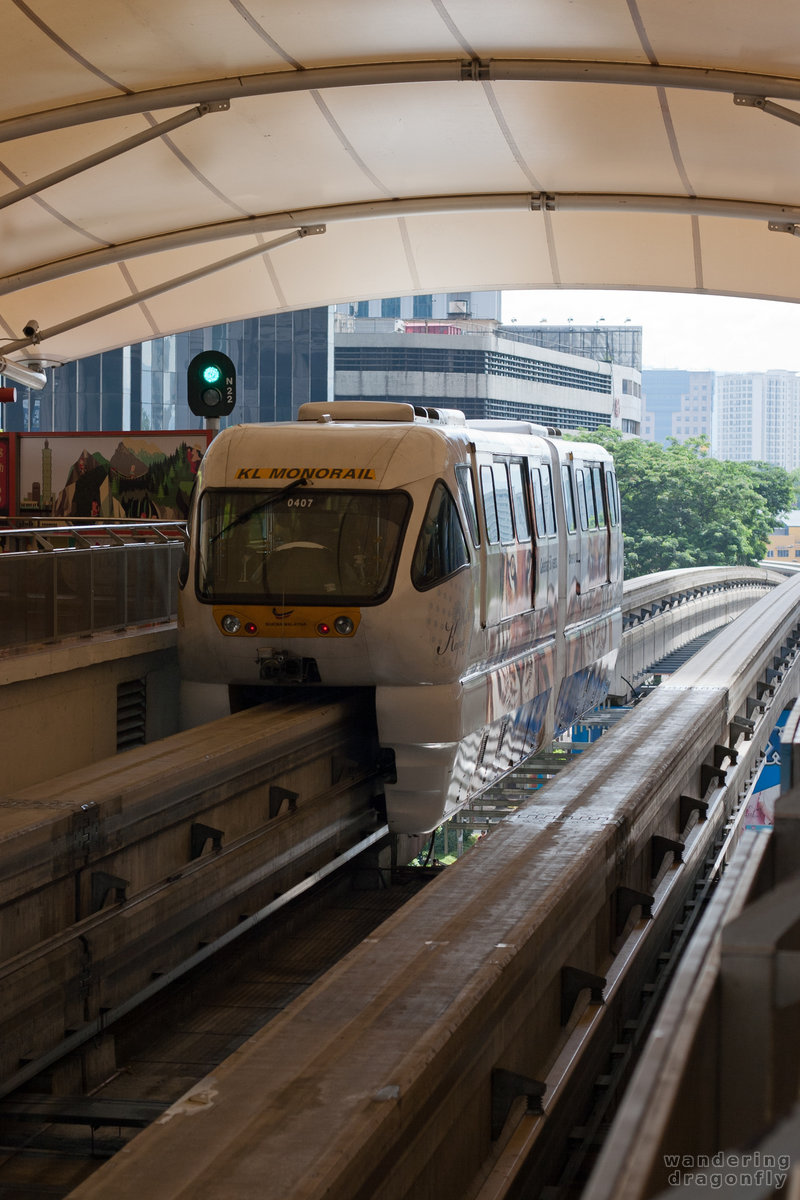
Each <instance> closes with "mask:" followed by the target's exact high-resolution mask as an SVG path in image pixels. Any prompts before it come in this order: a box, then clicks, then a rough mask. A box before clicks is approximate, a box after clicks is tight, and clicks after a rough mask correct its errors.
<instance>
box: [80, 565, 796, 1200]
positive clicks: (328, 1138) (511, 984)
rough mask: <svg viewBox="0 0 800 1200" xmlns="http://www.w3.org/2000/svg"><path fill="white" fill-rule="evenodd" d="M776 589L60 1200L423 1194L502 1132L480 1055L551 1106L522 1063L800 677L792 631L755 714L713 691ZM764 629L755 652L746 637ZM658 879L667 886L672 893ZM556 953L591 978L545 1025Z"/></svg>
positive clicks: (607, 964)
mask: <svg viewBox="0 0 800 1200" xmlns="http://www.w3.org/2000/svg"><path fill="white" fill-rule="evenodd" d="M778 592H780V594H781V600H780V604H777V603H775V602H774V597H775V596H777V594H778ZM778 592H775V593H772V594H771V595H770V596H768V597H766V598H765V599H764V600H763V601H761V602H759V604H758V605H756V606H755V610H754V612H760V617H756V618H755V619H754V620H753V622H752V625H751V626H750V627H748V631H747V634H746V637H745V639H744V641H745V643H746V645H742V643H741V641H738V642H737V641H736V640H735V639H733V638H732V640H731V643H730V645H729V648H728V653H729V670H728V676H727V679H726V680H723V678H722V676H721V674H720V666H719V663H718V662H715V663H712V665H711V668H710V671H711V674H710V675H709V676H708V677H705V676H703V675H702V673H696V677H695V678H694V679H693V681H692V683H691V685H685V686H681V684H680V683H679V681H678V679H677V677H676V680H675V681H674V684H673V686H671V687H662V688H661V689H658V690H657V691H656V692H655V693H654V694H653V695H652V696H651V697H649V698H648V700H646V701H645V702H644V703H643V704H642V705H640V706H639V707H638V708H637V709H635V710H634V711H633V712H632V713H630V714H629V715H628V716H627V717H626V718H625V719H624V720H623V721H621V722H620V723H619V725H618V726H617V728H616V730H615V731H614V733H613V734H611V735H609V736H608V737H607V738H605V739H603V740H602V741H601V742H599V743H597V744H596V746H595V747H594V748H593V750H592V751H591V752H590V753H589V754H586V755H584V756H581V758H580V759H579V760H578V761H577V762H576V763H575V764H574V766H573V767H572V768H571V769H570V770H568V771H565V772H563V773H562V774H561V775H560V776H559V777H558V779H556V780H555V781H553V783H551V784H550V785H549V786H548V789H547V791H546V792H545V793H541V794H540V797H539V800H538V802H536V801H534V802H532V803H531V804H529V805H528V806H527V807H526V808H525V809H523V810H522V811H521V812H520V814H519V815H518V816H517V817H515V818H512V819H510V820H509V821H507V822H506V823H505V824H504V825H502V826H501V827H499V828H498V829H497V830H496V831H495V832H494V833H493V834H492V836H491V837H489V838H487V839H486V841H485V842H483V843H482V844H481V845H480V846H479V848H478V849H477V850H476V851H475V852H474V853H473V854H472V855H471V856H467V858H465V859H464V860H462V861H461V863H460V864H459V865H458V866H457V867H456V868H455V869H453V870H451V871H449V872H447V873H445V874H444V875H443V876H442V877H441V878H440V879H438V880H436V881H435V882H434V883H433V884H431V885H430V886H429V888H428V889H426V891H425V892H423V893H422V894H421V895H420V896H418V897H417V898H416V899H415V900H414V901H412V902H411V904H409V905H408V906H407V908H406V909H404V910H403V911H402V912H401V913H399V914H397V916H396V917H394V918H392V919H391V920H390V921H389V922H387V923H386V924H385V925H384V926H383V927H381V929H380V930H379V931H378V932H377V934H376V935H375V936H374V937H371V938H369V939H368V940H367V941H366V942H365V943H364V944H362V946H361V947H359V948H358V949H357V950H356V951H355V952H353V953H352V954H351V955H350V956H349V957H348V959H347V960H346V961H345V962H344V963H342V964H341V965H340V966H339V967H338V968H337V969H336V970H335V971H333V972H331V973H330V974H329V975H328V976H326V977H325V978H323V979H322V980H321V981H319V983H318V984H316V985H315V986H314V987H313V988H312V989H310V990H309V991H308V992H307V993H306V994H305V995H304V996H303V997H301V998H300V999H299V1000H298V1001H296V1002H295V1004H294V1005H292V1006H291V1007H290V1008H289V1009H288V1010H286V1012H284V1014H282V1016H281V1017H279V1018H278V1019H277V1020H276V1021H275V1022H274V1023H273V1024H272V1025H270V1026H269V1027H267V1029H266V1030H264V1031H262V1033H260V1034H259V1035H257V1036H256V1037H254V1038H253V1039H252V1040H251V1041H250V1042H249V1043H248V1044H247V1045H246V1046H245V1047H243V1048H242V1050H241V1051H240V1052H239V1053H238V1054H237V1055H236V1056H235V1057H234V1058H233V1059H231V1060H229V1061H228V1062H227V1063H226V1064H223V1066H222V1067H221V1068H220V1069H219V1070H218V1071H216V1072H215V1073H214V1076H213V1078H209V1079H208V1080H206V1081H204V1082H203V1084H201V1085H200V1086H199V1087H198V1088H197V1089H196V1090H195V1093H193V1094H192V1095H191V1096H190V1097H187V1098H186V1099H185V1101H183V1102H179V1103H178V1104H177V1105H175V1106H173V1108H172V1109H171V1110H169V1111H168V1113H167V1114H165V1117H164V1118H163V1119H162V1121H160V1122H159V1123H158V1124H157V1125H155V1126H153V1127H151V1128H150V1129H149V1130H147V1131H146V1132H145V1133H144V1134H142V1135H141V1136H140V1138H139V1139H137V1141H136V1142H135V1143H134V1144H133V1145H132V1146H131V1147H130V1148H129V1150H128V1152H127V1153H126V1155H125V1157H124V1161H123V1160H122V1158H120V1159H119V1160H116V1161H112V1162H110V1163H108V1164H107V1165H106V1166H104V1167H103V1168H101V1170H100V1171H99V1172H98V1173H97V1174H96V1175H95V1176H94V1177H93V1178H92V1179H90V1180H88V1181H87V1182H86V1183H85V1184H83V1185H82V1186H81V1187H80V1188H78V1189H77V1190H76V1192H75V1193H74V1196H75V1200H94V1198H95V1197H101V1196H105V1195H108V1194H109V1192H111V1191H113V1193H114V1194H115V1195H116V1196H117V1197H119V1200H128V1198H130V1200H133V1197H135V1196H138V1195H139V1194H140V1193H141V1191H142V1189H145V1190H147V1191H148V1193H149V1194H150V1195H151V1196H152V1197H153V1200H158V1198H159V1197H164V1198H165V1200H166V1197H169V1196H173V1195H175V1194H177V1193H179V1192H180V1191H181V1190H191V1191H192V1195H193V1196H196V1197H198V1198H199V1200H203V1198H204V1197H211V1196H214V1195H218V1194H219V1191H220V1189H221V1188H222V1187H223V1181H224V1190H225V1194H226V1196H228V1197H231V1198H232V1200H233V1198H236V1197H239V1196H241V1197H245V1196H251V1195H253V1194H254V1191H256V1190H257V1191H258V1194H259V1195H260V1196H262V1197H264V1200H269V1198H270V1197H272V1196H275V1197H278V1196H280V1197H281V1200H286V1198H287V1197H295V1196H297V1197H299V1196H303V1197H304V1198H305V1200H311V1198H312V1197H317V1196H320V1197H321V1196H322V1195H323V1194H324V1195H326V1196H329V1197H333V1196H336V1197H342V1198H344V1197H347V1198H348V1200H366V1198H367V1197H369V1198H370V1200H378V1198H379V1200H390V1198H391V1200H394V1198H399V1197H408V1196H412V1195H419V1194H420V1191H419V1189H420V1188H421V1187H422V1180H423V1179H424V1181H425V1187H426V1188H427V1189H428V1191H429V1192H430V1193H431V1194H433V1193H435V1192H437V1191H438V1192H439V1193H441V1192H442V1191H443V1190H444V1189H450V1191H451V1192H452V1191H453V1189H455V1190H456V1191H458V1192H459V1194H465V1192H466V1190H467V1189H468V1187H469V1186H470V1185H471V1184H472V1182H473V1179H474V1176H475V1175H476V1174H477V1172H478V1171H480V1170H481V1169H484V1168H485V1165H486V1163H487V1161H491V1159H492V1156H493V1154H494V1153H495V1151H496V1149H497V1147H496V1146H494V1145H493V1143H492V1077H493V1072H496V1071H497V1072H502V1073H503V1074H502V1076H501V1078H502V1079H503V1080H504V1081H506V1082H508V1080H509V1079H511V1080H512V1081H513V1079H514V1078H515V1077H516V1078H520V1079H522V1080H523V1081H527V1082H523V1084H521V1085H520V1086H521V1088H522V1091H523V1093H527V1095H528V1096H529V1097H533V1099H534V1101H535V1099H536V1097H537V1096H538V1095H540V1094H541V1100H542V1106H543V1109H544V1112H543V1116H542V1117H540V1118H538V1120H539V1121H540V1122H541V1121H542V1120H544V1121H546V1120H547V1118H548V1105H549V1099H550V1098H549V1095H548V1090H547V1088H545V1089H544V1091H543V1092H542V1089H540V1088H538V1087H537V1086H536V1085H537V1081H538V1082H546V1081H547V1080H548V1079H549V1073H550V1072H551V1071H552V1070H554V1069H555V1067H556V1064H557V1062H558V1059H559V1052H560V1051H562V1050H564V1049H565V1048H566V1047H567V1043H568V1041H569V1038H570V1037H571V1036H572V1034H573V1033H574V1031H575V1029H576V1027H577V1025H578V1024H579V1023H580V1021H581V1020H583V1019H584V1011H585V1004H586V1003H588V1001H589V998H590V995H591V992H592V990H595V991H596V990H597V987H600V986H601V983H602V980H603V979H605V978H607V977H608V976H610V974H611V973H613V970H614V963H615V954H623V955H624V953H625V946H626V944H627V939H629V938H630V937H631V936H638V933H639V932H640V926H641V924H642V921H643V920H645V921H646V918H645V916H644V914H645V913H646V912H647V911H648V910H649V911H651V912H655V908H656V906H657V903H658V893H659V888H661V887H662V885H664V884H665V881H666V880H667V877H668V876H671V877H674V878H675V879H677V878H679V877H680V878H682V879H683V880H684V881H685V884H686V889H688V888H689V887H690V885H691V882H692V870H693V869H694V868H695V867H696V866H697V865H698V864H699V862H701V861H702V860H703V859H704V858H706V857H708V854H709V851H710V850H711V848H712V847H713V846H714V844H715V840H716V838H717V835H718V834H719V833H720V831H721V830H722V828H723V826H725V825H726V824H727V823H729V822H730V820H731V818H732V816H734V815H735V814H736V813H743V811H744V810H743V798H744V797H746V795H747V794H748V789H749V788H751V787H752V784H753V780H754V778H755V775H756V772H757V767H758V763H759V757H760V753H761V749H762V748H763V745H764V744H765V743H766V740H767V738H768V736H769V732H771V729H772V725H773V724H774V715H775V709H776V708H777V707H779V706H780V705H781V704H782V703H784V701H785V698H786V697H787V696H788V695H789V694H790V692H791V690H792V689H794V688H796V686H797V675H798V669H797V664H798V654H797V651H796V649H795V648H793V647H792V648H787V658H786V665H785V668H784V669H783V670H782V671H779V672H778V674H779V675H780V679H778V678H777V676H776V678H775V679H774V680H773V682H772V685H771V686H770V688H769V689H768V690H767V691H764V692H763V694H762V700H763V707H764V708H765V709H766V710H767V711H765V712H762V713H760V716H759V718H758V720H757V721H756V722H754V723H753V728H752V729H751V728H750V726H749V725H745V724H743V723H742V719H741V716H740V714H737V713H735V712H731V711H730V703H729V692H730V691H731V689H732V688H733V687H734V685H735V687H736V689H737V690H739V691H741V690H745V691H747V692H748V694H749V692H750V691H755V689H756V684H757V682H758V681H759V679H762V680H763V677H764V676H765V675H766V672H767V671H768V670H773V671H774V670H775V668H774V667H773V666H772V663H773V659H774V654H773V646H772V643H773V642H774V641H775V640H776V639H777V640H778V641H780V642H781V644H788V642H789V641H790V640H791V637H792V635H793V633H795V632H796V625H797V601H798V595H799V594H800V580H797V581H792V582H790V583H789V584H787V585H784V586H783V587H782V588H781V589H778ZM771 601H772V603H771ZM721 637H725V634H722V635H721ZM759 637H760V638H761V640H762V641H763V640H764V639H766V642H767V647H768V648H767V650H765V652H764V653H763V654H762V655H761V656H760V657H758V656H757V655H755V653H751V651H752V650H753V647H754V645H755V644H756V642H757V639H758V638H759ZM734 646H735V647H736V652H735V654H734V653H733V651H732V647H734ZM743 651H744V652H743ZM756 658H757V659H758V661H756ZM742 664H745V665H744V666H742ZM742 671H743V672H744V673H745V674H746V676H747V678H746V679H743V680H741V682H737V681H738V679H739V673H740V672H742ZM768 692H769V694H768ZM749 733H752V736H751V737H749V738H748V737H747V734H749ZM732 740H733V742H734V743H735V744H732ZM692 794H694V795H695V796H696V799H697V801H698V804H701V805H703V804H704V805H707V809H706V819H705V820H704V821H702V822H697V821H696V818H695V815H694V812H691V814H690V815H689V816H688V821H689V824H688V826H687V828H681V829H679V828H678V824H679V822H680V821H681V814H682V813H684V815H686V814H685V810H684V807H683V805H682V804H681V800H682V798H683V797H685V796H691V795H692ZM692 822H694V824H693V823H692ZM654 839H661V840H660V841H659V843H658V845H659V849H660V850H661V849H665V848H668V847H669V846H672V847H674V845H675V844H676V843H677V842H679V841H681V842H683V844H684V845H683V852H682V854H681V855H680V857H681V858H682V860H683V861H682V862H681V863H677V862H675V857H676V855H675V852H674V849H673V850H672V851H670V853H671V854H672V858H673V862H672V865H669V857H670V853H667V854H666V855H665V856H663V857H662V855H661V854H660V853H659V854H658V855H655V854H654ZM659 863H660V864H661V865H659ZM723 863H724V856H723V858H720V860H719V861H717V862H715V863H714V864H713V870H715V871H717V872H719V871H721V869H722V866H723ZM653 870H656V871H657V872H658V873H659V874H658V876H657V877H656V878H655V879H654V878H653V877H652V874H651V873H652V871H653ZM670 894H671V897H672V899H671V900H670V905H671V906H672V907H673V908H676V907H677V906H678V904H679V899H678V895H679V893H678V892H672V893H670ZM683 894H684V895H685V894H686V890H684V893H683ZM651 902H652V903H651ZM637 918H638V919H637ZM649 952H650V953H653V948H652V947H651V948H650V951H649ZM565 968H571V969H572V971H571V973H569V974H568V979H570V980H571V981H572V982H573V984H574V983H575V980H576V979H577V980H578V981H579V980H580V979H589V981H590V984H591V986H589V987H587V988H586V989H584V990H581V989H578V993H577V994H578V1003H577V1004H575V1005H574V1008H573V1011H572V1012H571V1013H570V1015H569V1016H568V1017H567V1025H566V1026H562V1024H561V1021H562V1016H563V1014H564V992H563V980H564V970H565ZM575 972H578V973H581V972H583V973H584V974H578V975H576V974H575ZM592 981H593V982H592ZM595 985H596V986H595ZM576 986H577V985H576ZM573 991H574V988H573ZM580 996H583V997H584V999H583V1000H581V999H580ZM573 1000H574V995H573ZM582 1005H583V1006H584V1007H582ZM594 1053H596V1052H594ZM256 1081H258V1083H257V1085H256ZM190 1114H191V1119H190ZM533 1119H534V1120H536V1119H537V1118H533ZM495 1127H496V1116H495Z"/></svg>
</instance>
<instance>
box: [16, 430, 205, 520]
mask: <svg viewBox="0 0 800 1200" xmlns="http://www.w3.org/2000/svg"><path fill="white" fill-rule="evenodd" d="M18 437H19V450H18V453H19V467H18V476H17V477H18V481H19V484H18V488H19V490H18V497H17V515H18V516H20V517H25V516H36V517H52V518H54V519H56V520H58V519H67V518H74V517H87V518H90V519H95V520H107V519H109V518H117V519H122V520H147V521H172V520H184V519H185V518H186V515H187V513H188V510H189V496H190V494H191V491H192V486H193V484H194V479H195V475H196V473H197V468H198V466H199V464H200V461H201V459H202V457H203V454H204V453H205V450H206V447H207V445H208V441H209V432H208V431H207V430H204V429H201V430H188V431H182V432H181V431H177V432H175V431H171V432H170V433H116V434H115V433H102V434H101V433H86V434H80V433H78V434H72V433H70V434H59V433H47V434H32V433H31V434H19V435H18Z"/></svg>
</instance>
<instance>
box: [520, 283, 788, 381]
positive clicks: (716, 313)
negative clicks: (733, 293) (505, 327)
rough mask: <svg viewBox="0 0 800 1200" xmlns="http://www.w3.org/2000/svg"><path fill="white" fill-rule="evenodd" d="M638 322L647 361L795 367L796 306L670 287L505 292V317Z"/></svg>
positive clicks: (709, 367)
mask: <svg viewBox="0 0 800 1200" xmlns="http://www.w3.org/2000/svg"><path fill="white" fill-rule="evenodd" d="M570 317H571V318H572V319H573V320H574V322H575V324H576V325H594V324H596V323H597V321H598V320H599V319H600V318H601V317H603V318H605V321H606V323H607V324H609V325H622V324H624V322H625V321H626V319H629V320H630V322H631V324H633V325H641V326H642V331H643V332H642V358H643V363H644V366H645V367H646V368H648V367H673V368H678V369H681V370H688V371H720V372H724V371H769V370H783V371H800V305H798V304H784V303H780V302H778V301H775V300H750V299H740V298H738V297H729V296H704V295H703V296H701V295H695V294H691V293H689V294H683V293H672V292H635V291H630V292H603V291H547V290H545V291H532V292H504V293H503V320H504V321H505V322H510V321H512V320H514V319H516V321H517V322H518V323H519V324H520V325H537V324H539V323H540V321H542V319H546V320H547V321H548V322H549V323H550V324H553V325H564V324H566V323H567V320H568V319H569V318H570Z"/></svg>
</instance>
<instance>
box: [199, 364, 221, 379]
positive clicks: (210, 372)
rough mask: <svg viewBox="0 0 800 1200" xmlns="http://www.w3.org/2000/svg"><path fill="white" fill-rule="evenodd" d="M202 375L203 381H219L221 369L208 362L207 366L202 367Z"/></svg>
mask: <svg viewBox="0 0 800 1200" xmlns="http://www.w3.org/2000/svg"><path fill="white" fill-rule="evenodd" d="M202 376H203V382H204V383H219V381H220V379H222V371H221V370H220V369H219V367H217V366H215V365H214V363H209V364H208V366H207V367H203V370H202Z"/></svg>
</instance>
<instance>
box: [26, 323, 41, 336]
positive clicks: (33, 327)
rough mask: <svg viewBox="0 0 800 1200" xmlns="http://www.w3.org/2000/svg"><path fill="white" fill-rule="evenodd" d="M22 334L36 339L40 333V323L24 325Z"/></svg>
mask: <svg viewBox="0 0 800 1200" xmlns="http://www.w3.org/2000/svg"><path fill="white" fill-rule="evenodd" d="M22 332H23V333H24V334H25V337H29V338H35V337H36V335H37V333H38V332H39V322H38V321H28V322H26V324H25V325H23V327H22Z"/></svg>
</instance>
